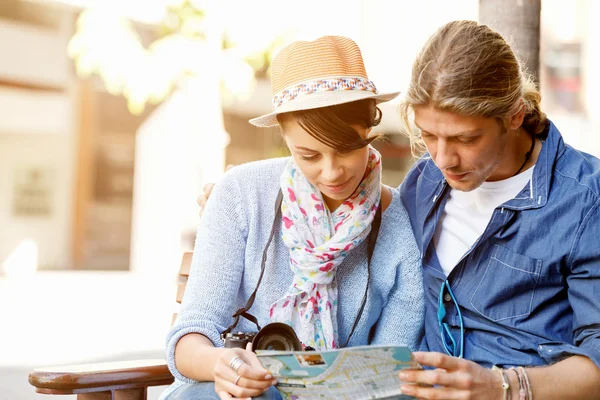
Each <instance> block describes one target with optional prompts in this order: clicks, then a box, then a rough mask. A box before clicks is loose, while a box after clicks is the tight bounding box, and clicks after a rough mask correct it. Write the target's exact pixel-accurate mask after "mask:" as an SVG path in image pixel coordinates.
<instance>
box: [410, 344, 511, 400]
mask: <svg viewBox="0 0 600 400" xmlns="http://www.w3.org/2000/svg"><path fill="white" fill-rule="evenodd" d="M414 356H415V358H416V359H417V361H418V362H419V363H420V364H421V365H423V366H429V367H434V368H436V369H435V370H404V371H402V372H400V379H401V380H402V381H404V382H407V383H408V382H410V383H416V384H418V385H402V393H403V394H406V395H409V396H414V397H417V398H419V399H465V400H471V399H490V400H500V399H502V398H503V395H504V393H503V389H502V379H501V378H500V375H499V374H498V373H497V372H496V371H492V370H491V369H487V368H484V367H481V366H480V365H478V364H476V363H474V362H472V361H468V360H464V359H462V358H456V357H451V356H448V355H446V354H442V353H433V352H415V353H414ZM420 385H427V386H420ZM431 385H433V387H432V386H431Z"/></svg>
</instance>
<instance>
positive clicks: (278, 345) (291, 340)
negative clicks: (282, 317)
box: [252, 322, 302, 351]
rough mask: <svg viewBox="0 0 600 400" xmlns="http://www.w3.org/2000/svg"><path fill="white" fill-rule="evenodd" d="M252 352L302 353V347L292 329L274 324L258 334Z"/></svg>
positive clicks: (281, 324)
mask: <svg viewBox="0 0 600 400" xmlns="http://www.w3.org/2000/svg"><path fill="white" fill-rule="evenodd" d="M252 350H253V351H256V350H279V351H300V350H302V345H301V344H300V340H299V339H298V336H296V333H295V332H294V330H293V329H292V327H290V326H289V325H287V324H283V323H281V322H273V323H271V324H268V325H266V326H265V327H264V328H262V329H261V330H260V331H259V332H258V333H257V334H256V336H255V337H254V340H253V341H252Z"/></svg>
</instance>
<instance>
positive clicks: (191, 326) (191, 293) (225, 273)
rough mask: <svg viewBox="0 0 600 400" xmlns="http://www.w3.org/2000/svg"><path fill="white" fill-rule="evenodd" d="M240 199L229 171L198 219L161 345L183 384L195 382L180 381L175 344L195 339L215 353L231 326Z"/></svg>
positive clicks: (240, 237) (242, 242)
mask: <svg viewBox="0 0 600 400" xmlns="http://www.w3.org/2000/svg"><path fill="white" fill-rule="evenodd" d="M241 199H242V195H241V191H240V187H239V184H238V181H237V180H236V168H234V169H232V170H231V171H229V172H228V173H227V174H225V176H224V177H223V179H222V180H221V181H220V182H219V183H218V184H217V185H215V188H214V190H213V193H212V195H211V198H210V200H209V201H208V202H207V204H206V208H205V209H204V212H203V214H202V218H201V221H200V226H199V228H198V233H197V236H196V244H195V248H194V256H193V258H192V264H191V270H190V276H189V279H188V283H187V288H186V290H185V294H184V296H183V300H182V302H181V308H180V310H179V313H178V316H177V320H176V321H175V324H174V325H173V327H172V328H171V330H170V332H169V334H168V336H167V343H166V355H167V363H168V366H169V370H170V371H171V373H173V375H174V377H175V378H176V379H178V380H180V381H183V382H187V383H191V382H195V381H194V380H192V379H190V378H187V377H185V376H183V375H182V374H181V373H180V372H179V371H178V370H177V367H176V365H175V347H176V345H177V342H178V341H179V339H181V338H182V337H183V336H185V335H187V334H189V333H199V334H202V335H204V336H206V337H207V338H208V339H210V341H211V342H212V343H213V345H215V347H222V342H221V339H220V333H221V332H222V331H224V330H225V329H226V328H227V327H228V326H229V325H230V324H231V323H232V322H233V318H232V317H231V314H232V313H233V312H234V311H235V310H233V308H234V307H235V305H234V302H235V301H236V299H237V294H238V291H239V288H240V285H241V280H242V275H243V271H244V255H245V249H246V240H247V236H248V224H247V216H246V215H245V214H244V212H243V204H242V200H241Z"/></svg>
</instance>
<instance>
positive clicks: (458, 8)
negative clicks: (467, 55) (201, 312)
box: [0, 0, 600, 399]
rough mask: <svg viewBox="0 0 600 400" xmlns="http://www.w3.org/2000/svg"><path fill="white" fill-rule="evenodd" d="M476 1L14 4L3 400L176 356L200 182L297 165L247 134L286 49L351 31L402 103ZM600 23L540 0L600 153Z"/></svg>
mask: <svg viewBox="0 0 600 400" xmlns="http://www.w3.org/2000/svg"><path fill="white" fill-rule="evenodd" d="M483 1H485V0H483ZM523 1H524V0H521V1H509V2H508V3H523ZM495 3H500V4H502V2H497V1H496V2H495ZM525 3H527V1H525ZM479 4H480V1H477V0H456V1H448V0H421V1H383V0H368V1H367V0H343V1H342V0H338V1H334V0H329V1H322V0H321V1H317V0H304V1H302V2H294V1H281V0H280V1H275V0H254V1H232V0H219V1H207V0H205V1H201V0H197V1H194V0H119V1H117V0H102V1H100V0H97V1H94V0H60V1H59V0H57V1H52V0H0V57H1V61H0V398H1V399H42V398H44V396H42V395H36V394H35V393H34V390H33V387H31V386H29V385H28V383H27V373H28V371H29V370H30V369H31V368H33V367H36V366H44V365H59V364H67V363H78V362H92V361H105V360H123V359H129V358H162V357H163V344H164V338H165V336H166V333H167V331H168V329H169V326H170V323H171V316H172V313H173V312H174V311H176V310H175V302H174V299H175V292H176V282H177V273H178V267H179V262H180V257H181V254H182V252H183V251H186V250H191V249H192V247H193V242H194V236H195V230H196V226H197V224H198V221H199V217H198V211H199V209H198V206H197V204H196V198H197V196H198V194H200V192H201V188H202V186H203V184H204V183H206V182H214V181H216V180H218V179H219V177H220V176H221V174H222V173H223V170H224V167H225V165H227V164H240V163H243V162H248V161H253V160H258V159H263V158H269V157H279V156H283V155H286V150H285V149H284V147H283V145H282V142H281V139H280V135H279V132H278V130H277V129H262V130H261V129H258V128H255V127H253V126H251V125H250V124H248V123H247V120H248V119H249V118H252V117H255V116H258V115H260V114H263V113H266V112H268V111H269V110H270V108H271V104H270V98H271V91H270V83H269V74H268V68H269V63H270V60H271V58H272V56H273V54H274V52H275V51H276V50H277V49H278V48H279V47H281V46H282V45H284V44H286V43H289V42H290V41H292V40H298V39H314V38H316V37H319V36H322V35H325V34H336V35H345V36H348V37H350V38H352V39H354V40H355V41H356V42H358V44H359V45H360V47H361V49H362V51H363V56H364V58H365V62H366V67H367V71H368V73H369V77H370V78H371V80H373V81H374V82H375V84H376V85H377V87H378V89H379V90H380V91H388V90H389V91H391V90H402V89H403V88H404V87H405V86H406V84H407V83H408V79H409V74H410V68H411V63H412V61H413V59H414V57H415V55H416V53H417V52H418V50H419V49H420V48H421V46H422V45H423V44H424V42H425V40H426V38H427V37H428V36H429V35H431V34H432V33H433V32H434V31H435V30H436V29H437V28H438V27H439V26H441V25H442V24H444V23H445V22H448V21H450V20H454V19H478V17H479V12H480V5H479ZM599 18H600V2H597V1H594V0H576V1H571V2H564V1H561V0H543V1H542V11H541V34H540V37H539V41H538V40H537V38H536V43H538V42H539V46H540V57H539V75H538V76H539V81H540V85H541V91H542V95H543V109H544V110H545V111H546V112H547V113H548V114H549V116H550V117H551V119H552V120H553V121H554V122H555V123H556V124H557V125H558V127H559V128H560V129H561V131H562V132H563V134H564V136H565V138H566V141H567V142H568V143H570V144H572V145H573V146H575V147H576V148H579V149H582V150H584V151H586V152H588V153H591V154H595V155H596V156H600V129H599V128H600V77H599V76H598V74H597V73H596V74H593V72H592V71H598V70H599V69H600V46H598V44H597V43H596V44H595V45H594V44H593V43H594V39H593V38H596V37H598V35H599V34H600V27H599V25H598V24H597V20H598V19H599ZM490 23H492V24H493V23H494V20H493V18H492V20H491V21H490ZM511 39H512V38H511ZM517 39H518V38H517ZM524 58H525V59H527V57H524ZM526 61H528V60H526ZM396 106H397V102H391V103H390V104H386V105H384V106H383V107H382V109H383V113H384V119H383V122H382V124H381V125H380V127H379V128H378V129H379V132H380V133H383V134H384V135H385V139H386V140H384V141H382V142H379V143H378V144H377V145H376V147H378V148H379V150H380V151H381V153H382V154H383V157H384V182H385V183H387V184H389V185H392V186H397V185H398V184H399V183H400V182H401V181H402V178H403V176H404V174H405V172H406V171H407V169H408V168H409V167H410V165H412V156H411V153H410V149H409V148H408V142H407V141H406V140H405V139H404V137H403V136H402V135H401V132H400V131H399V120H398V117H397V115H396ZM161 390H162V388H157V389H153V390H151V391H150V395H149V398H150V399H154V398H156V397H157V395H158V393H159V392H160V391H161ZM53 398H54V399H59V398H63V397H62V396H56V397H53ZM50 399H52V397H50Z"/></svg>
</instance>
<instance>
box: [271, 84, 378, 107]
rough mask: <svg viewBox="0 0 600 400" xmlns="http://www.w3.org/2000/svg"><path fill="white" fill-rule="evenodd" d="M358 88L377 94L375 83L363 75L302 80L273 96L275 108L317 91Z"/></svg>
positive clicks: (358, 89) (357, 89)
mask: <svg viewBox="0 0 600 400" xmlns="http://www.w3.org/2000/svg"><path fill="white" fill-rule="evenodd" d="M345 90H356V91H361V92H373V93H375V94H377V88H376V87H375V84H374V83H373V82H371V81H370V80H368V79H366V78H361V77H343V78H326V79H318V80H314V81H309V82H302V83H299V84H297V85H295V86H292V87H289V88H287V89H285V90H284V91H282V92H280V93H277V94H276V95H274V96H273V108H274V109H276V108H277V107H279V106H281V105H282V104H284V103H287V102H288V101H291V100H294V99H295V98H297V97H300V96H304V95H307V94H310V93H316V92H334V91H345Z"/></svg>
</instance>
